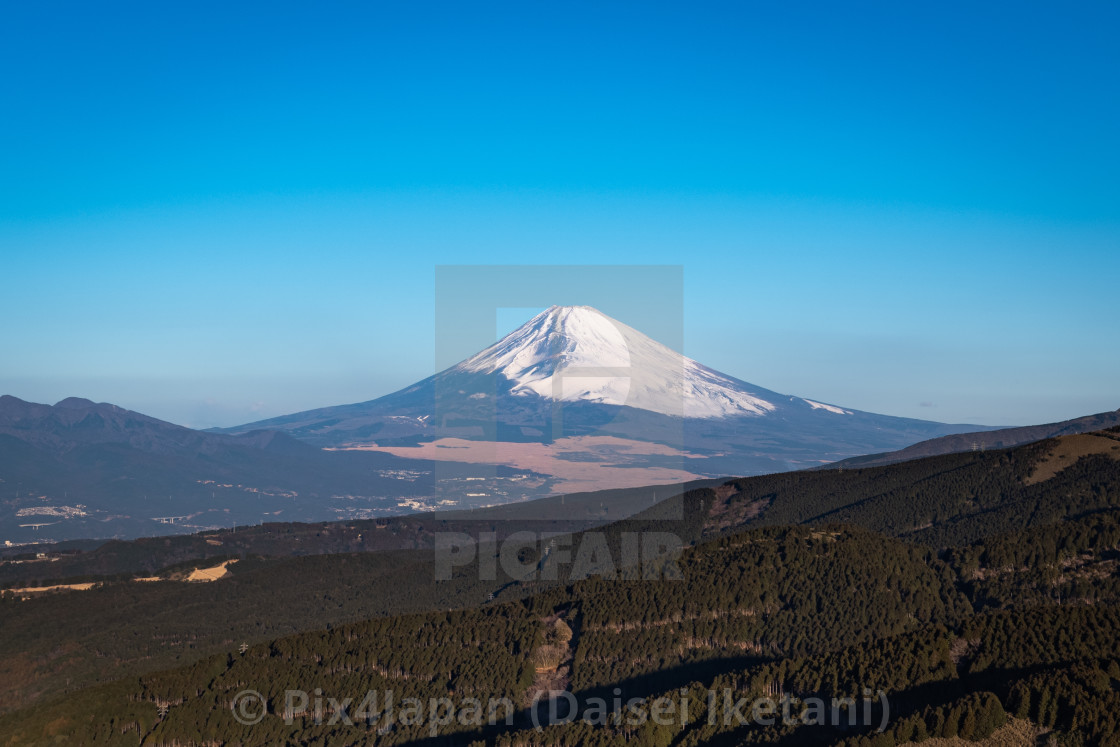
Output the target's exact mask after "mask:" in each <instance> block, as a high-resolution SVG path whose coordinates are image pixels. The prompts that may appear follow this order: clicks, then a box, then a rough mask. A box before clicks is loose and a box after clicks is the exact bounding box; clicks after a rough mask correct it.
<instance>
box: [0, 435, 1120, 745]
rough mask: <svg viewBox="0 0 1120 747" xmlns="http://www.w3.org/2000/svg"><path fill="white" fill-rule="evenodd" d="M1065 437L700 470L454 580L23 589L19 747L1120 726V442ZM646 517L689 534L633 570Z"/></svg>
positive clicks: (345, 563) (343, 556)
mask: <svg viewBox="0 0 1120 747" xmlns="http://www.w3.org/2000/svg"><path fill="white" fill-rule="evenodd" d="M1098 435H1100V436H1101V437H1102V438H1106V439H1111V440H1115V441H1116V443H1117V445H1118V446H1120V433H1118V432H1117V431H1116V429H1114V430H1113V431H1109V432H1105V433H1103V434H1098ZM1106 445H1107V444H1106ZM1068 446H1069V445H1068V444H1066V443H1065V442H1063V441H1062V440H1061V439H1051V440H1048V441H1043V442H1038V443H1035V444H1030V445H1027V446H1023V447H1018V448H1015V449H1009V450H1003V451H988V452H969V453H965V454H955V455H947V456H939V457H932V458H928V459H922V460H916V461H913V462H905V463H901V464H895V465H890V466H885V467H874V468H863V469H843V470H840V469H837V470H819V471H813V472H804V473H790V474H781V475H772V476H764V477H758V478H750V479H737V480H729V481H724V482H723V483H716V484H712V485H704V486H696V487H695V488H694V489H692V490H689V491H687V492H685V493H683V494H681V495H679V496H676V497H674V498H670V499H668V500H663V501H661V502H659V503H657V505H655V506H653V507H652V508H647V509H645V510H643V511H641V512H639V513H637V514H634V515H633V516H631V517H629V518H626V519H622V520H619V521H614V522H613V523H610V524H608V525H606V526H603V527H601V528H598V529H593V530H587V531H584V532H577V533H575V534H565V533H547V534H543V535H538V539H537V540H536V541H534V542H530V543H526V544H525V545H524V547H522V548H521V550H520V552H519V554H518V560H519V562H520V563H521V565H520V566H519V567H520V568H521V569H523V570H522V572H520V573H513V574H510V573H507V572H506V570H505V569H502V568H501V564H500V563H498V564H497V565H498V567H499V572H498V574H497V575H496V576H495V577H493V578H486V574H485V573H484V572H482V568H484V567H486V561H487V559H489V560H493V559H494V555H495V553H498V552H499V550H498V549H497V548H495V547H494V546H485V545H484V546H482V547H480V548H479V551H478V557H477V558H476V559H475V560H474V561H472V562H471V563H467V564H464V565H462V566H461V567H458V568H456V570H455V574H454V575H453V578H452V579H451V580H449V581H443V582H436V581H434V575H435V569H434V566H433V562H434V561H433V552H432V550H430V549H400V548H397V549H385V550H380V551H371V550H367V551H364V552H361V551H354V548H350V547H349V546H347V547H345V548H344V549H345V550H346V551H345V552H331V550H330V549H329V548H327V549H324V550H322V551H321V552H320V553H319V554H314V555H306V556H300V557H282V556H280V550H279V549H277V548H276V547H274V548H273V550H272V551H271V552H272V554H268V553H252V552H244V553H238V554H236V557H238V559H239V562H238V563H237V564H235V565H233V566H231V570H232V571H234V572H233V573H232V574H231V576H230V577H228V578H224V579H221V580H219V581H216V582H214V583H208V584H184V583H181V582H177V581H170V580H169V581H162V582H155V583H150V584H139V583H136V582H133V581H131V580H129V578H128V574H127V573H120V572H118V573H117V574H116V575H108V574H105V575H100V576H99V575H98V574H97V573H96V572H94V573H90V574H87V576H88V577H90V578H99V579H101V580H102V581H103V583H102V585H100V586H98V587H96V588H94V589H91V590H89V591H82V592H60V593H55V594H45V595H42V596H39V597H36V598H30V599H24V598H21V597H20V596H19V595H16V594H11V593H9V594H5V595H4V597H3V598H2V599H0V621H2V626H0V647H2V648H0V650H2V651H3V655H4V661H5V662H6V663H5V664H4V671H3V679H4V683H5V684H4V687H3V688H2V689H0V696H2V697H4V699H5V700H4V701H3V703H4V708H5V710H7V711H8V712H7V713H6V714H5V715H3V716H0V743H2V744H11V745H38V744H120V745H138V744H151V745H156V744H164V745H187V744H194V745H203V744H228V745H272V744H293V745H328V744H329V745H335V744H342V745H350V744H353V745H358V744H384V745H406V744H416V745H432V746H433V747H434V746H435V745H459V744H464V745H473V744H494V745H509V746H510V747H513V746H514V745H573V744H588V745H616V744H618V745H621V744H624V743H627V742H633V743H637V744H648V745H680V746H682V747H683V746H684V745H740V744H741V745H750V744H772V745H844V746H845V747H855V745H900V744H905V743H909V742H920V741H921V740H923V739H925V738H929V737H960V738H963V739H966V740H974V741H975V740H981V739H984V738H986V737H988V736H990V735H991V734H993V733H996V732H997V731H998V730H1000V729H1001V728H1004V726H1005V725H1007V724H1011V723H1012V722H1022V721H1024V720H1026V721H1029V722H1030V723H1031V724H1033V725H1034V727H1036V728H1037V729H1038V730H1039V731H1040V732H1042V733H1046V734H1047V738H1048V739H1051V740H1053V742H1054V743H1056V744H1083V745H1096V744H1101V745H1110V744H1120V605H1117V601H1118V600H1120V461H1118V459H1117V458H1116V456H1114V455H1113V454H1111V453H1108V451H1109V450H1108V449H1106V450H1105V451H1104V452H1101V451H1100V450H1098V452H1097V453H1087V454H1086V453H1081V454H1074V455H1073V456H1069V457H1063V456H1062V455H1063V454H1065V453H1066V452H1068V451H1069V448H1068ZM1063 458H1064V459H1065V461H1059V460H1060V459H1063ZM1048 465H1049V466H1048ZM1054 465H1057V466H1054ZM1040 475H1041V476H1040ZM635 506H637V504H635ZM516 526H517V525H516V522H514V523H512V524H511V526H509V527H504V528H502V530H501V531H502V532H503V533H504V534H503V536H508V534H509V533H510V530H511V529H512V528H515V527H516ZM456 529H457V530H458V531H466V532H468V533H470V531H472V526H471V525H470V524H469V522H468V523H463V524H458V525H456ZM473 529H474V530H477V531H480V532H481V531H491V530H492V529H493V522H491V521H485V522H479V523H478V525H477V526H475V527H473ZM317 531H319V532H322V531H324V530H323V529H319V530H317ZM534 531H537V532H542V531H543V530H542V529H541V527H540V526H534ZM558 531H560V530H558ZM650 533H662V534H672V535H674V536H676V537H678V538H679V539H680V541H681V549H680V551H679V552H671V551H666V552H665V553H664V554H662V555H658V556H657V557H655V558H652V559H651V558H649V557H643V558H642V563H641V566H640V567H637V566H632V565H631V566H628V565H626V563H625V562H618V559H626V558H628V557H630V556H629V555H628V553H627V543H628V542H631V541H632V538H634V537H636V536H640V535H643V534H650ZM296 534H299V532H298V531H297V532H296ZM591 545H594V547H595V548H597V549H598V550H601V551H602V552H600V553H599V554H598V555H596V557H595V558H594V559H593V561H592V562H590V564H588V563H584V564H583V565H582V566H581V564H580V563H579V562H576V561H570V562H566V563H565V562H564V561H562V560H557V559H556V558H557V556H558V555H559V553H558V551H557V550H556V548H557V547H561V548H563V547H568V546H570V547H572V548H573V551H572V552H571V555H573V556H574V555H578V554H579V552H580V551H581V549H582V548H585V547H588V546H591ZM131 552H135V553H136V556H137V558H134V559H133V560H131V561H129V562H130V563H131V564H132V565H131V566H130V567H137V568H139V567H142V563H143V562H152V561H144V560H143V557H142V556H143V555H144V553H143V551H142V550H133V551H131ZM231 555H233V554H231ZM162 557H164V558H165V559H166V555H164V556H162ZM175 560H176V562H175V563H174V564H165V565H163V566H161V569H162V571H163V572H165V573H168V574H169V575H173V574H174V572H175V571H176V569H178V570H182V569H184V568H190V567H192V563H195V562H196V561H197V560H198V558H193V559H187V560H183V559H180V558H175ZM551 562H555V563H556V564H557V566H558V567H557V569H556V570H555V572H554V573H549V572H547V571H546V570H545V569H547V568H549V567H550V566H549V563H551ZM480 564H481V565H480ZM73 567H74V568H77V569H79V570H80V564H78V565H75V566H73ZM114 570H115V571H118V570H119V569H114ZM71 575H73V576H79V575H81V574H77V573H75V574H71ZM548 690H556V691H559V692H563V693H564V695H563V697H562V698H560V700H561V701H562V702H563V704H565V707H566V708H567V710H564V712H563V713H561V714H559V715H558V716H557V717H556V718H555V719H553V721H562V723H556V722H554V723H550V722H549V719H548V718H545V717H544V712H543V710H542V709H544V707H545V705H544V704H545V703H547V699H546V700H545V701H544V702H543V703H536V704H535V703H534V701H535V700H536V699H538V698H539V697H540V696H541V695H542V694H543V693H545V692H547V691H548ZM246 691H252V692H254V693H259V695H260V697H261V698H262V699H263V702H262V703H260V704H259V705H261V706H262V707H263V709H264V710H263V711H259V713H258V712H254V713H251V714H250V715H259V717H260V720H259V722H256V723H242V721H245V720H246V719H244V718H240V720H239V716H244V713H243V712H241V711H238V708H239V707H242V708H243V707H244V706H245V704H244V702H243V701H242V700H241V694H242V693H244V692H246ZM370 693H376V694H378V695H379V700H378V701H377V702H376V703H372V702H369V701H367V700H366V698H365V696H367V695H368V694H370ZM388 693H392V697H393V698H394V703H393V705H392V706H389V705H388V704H387V703H386V700H385V698H386V696H387V694H388ZM293 694H294V695H293ZM764 701H765V702H769V703H774V704H777V707H778V709H779V714H778V715H777V717H776V718H774V719H772V723H768V724H764V723H761V722H760V721H759V720H758V719H754V718H751V719H743V718H741V716H742V713H743V708H741V707H738V704H740V703H745V704H748V705H749V704H755V703H760V702H764ZM836 702H840V703H843V704H845V705H844V706H843V709H842V710H838V711H837V712H838V713H841V714H842V715H846V716H847V717H848V718H847V720H845V721H843V722H840V721H838V720H837V719H832V720H829V719H828V718H821V717H820V712H819V711H818V710H815V709H817V707H818V705H819V704H820V703H836ZM604 703H605V704H606V705H605V706H604V705H603V704H604ZM682 703H686V704H689V705H688V707H684V706H682ZM848 703H851V704H852V705H851V706H850V708H849V706H848V705H847V704H848ZM406 704H407V707H406ZM476 704H477V708H476ZM663 706H671V710H672V713H671V715H670V717H668V718H666V719H655V718H653V717H652V714H653V712H654V711H655V710H656V709H659V708H661V709H662V710H664V708H662V707H663ZM408 707H411V708H412V712H409V711H408ZM250 710H251V709H250ZM746 710H748V711H749V710H750V709H749V708H747V709H746ZM732 716H733V717H732ZM249 720H252V719H249ZM661 721H664V723H661ZM537 725H540V727H541V728H539V729H538V728H535V727H536V726H537ZM880 727H882V729H881V730H880Z"/></svg>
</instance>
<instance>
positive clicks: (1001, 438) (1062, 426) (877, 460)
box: [820, 409, 1120, 469]
mask: <svg viewBox="0 0 1120 747" xmlns="http://www.w3.org/2000/svg"><path fill="white" fill-rule="evenodd" d="M1118 425H1120V409H1118V410H1114V411H1112V412H1099V413H1097V414H1096V415H1085V416H1083V417H1080V418H1073V419H1072V420H1063V421H1060V422H1057V423H1046V424H1044V425H1026V426H1020V427H1016V428H1000V429H998V430H991V431H983V432H976V433H961V434H955V435H952V436H942V437H940V438H933V439H930V440H928V441H921V442H919V443H916V444H914V445H913V446H908V447H906V448H905V449H900V450H898V451H891V452H886V453H883V454H868V455H867V456H860V457H852V458H851V459H845V460H843V461H840V462H836V463H834V464H829V465H826V466H824V467H821V468H820V469H832V468H837V467H840V468H844V467H849V468H857V467H879V466H882V465H886V464H897V463H898V462H907V461H910V460H911V459H922V458H924V457H931V456H942V455H944V454H958V453H961V452H965V451H989V450H991V449H1009V448H1011V447H1013V446H1021V445H1023V444H1028V443H1032V442H1034V441H1041V440H1043V439H1045V438H1056V437H1058V436H1071V435H1076V434H1079V433H1091V432H1093V431H1101V430H1105V429H1107V428H1114V427H1116V426H1118Z"/></svg>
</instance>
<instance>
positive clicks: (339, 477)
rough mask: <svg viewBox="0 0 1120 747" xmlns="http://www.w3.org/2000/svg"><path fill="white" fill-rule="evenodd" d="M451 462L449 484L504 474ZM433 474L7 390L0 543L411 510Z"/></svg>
mask: <svg viewBox="0 0 1120 747" xmlns="http://www.w3.org/2000/svg"><path fill="white" fill-rule="evenodd" d="M447 469H448V472H447V473H446V474H447V475H449V476H450V477H451V479H452V481H454V479H455V476H456V475H460V474H461V475H469V476H481V477H484V478H489V479H492V480H494V481H497V482H501V481H502V480H504V479H505V478H504V477H503V476H501V475H496V476H492V475H490V474H489V472H488V471H486V470H482V469H480V468H477V467H472V466H470V465H453V466H448V467H447ZM433 480H434V476H433V472H432V468H431V465H430V463H427V462H418V461H411V460H405V459H400V458H397V457H394V456H392V455H389V454H379V453H361V452H330V451H324V450H322V449H319V448H316V447H314V446H311V445H309V444H307V443H304V442H302V441H298V440H296V439H294V438H292V437H290V436H288V435H286V434H283V433H279V432H276V431H253V432H249V433H245V434H242V435H237V436H231V435H224V434H216V433H204V432H201V431H195V430H191V429H190V428H184V427H181V426H178V425H174V424H172V423H167V422H164V421H161V420H157V419H155V418H151V417H148V416H146V415H142V414H140V413H137V412H132V411H130V410H125V409H123V408H120V407H117V406H115V405H111V404H95V403H93V402H90V401H89V400H83V399H79V398H69V399H65V400H63V401H61V402H59V403H58V404H56V405H54V406H50V405H42V404H36V403H31V402H24V401H23V400H20V399H17V398H15V397H11V396H3V397H0V540H7V541H10V542H13V543H21V542H29V541H39V542H43V541H49V540H61V539H73V538H81V537H122V536H123V537H136V536H142V535H151V534H161V533H168V532H176V531H184V530H187V531H190V530H191V529H194V530H197V529H202V528H209V527H223V526H231V525H235V524H242V525H244V524H247V523H253V524H256V523H259V522H261V521H275V520H288V521H295V520H302V521H314V520H326V519H338V518H345V517H349V516H368V515H370V514H373V515H388V514H390V513H403V512H407V511H408V508H407V507H402V505H401V504H402V501H403V502H405V503H407V502H409V501H412V502H413V505H415V507H421V503H422V502H423V501H425V500H430V496H432V494H433V492H434V491H433ZM472 484H478V483H472ZM518 487H519V489H520V490H519V493H518V496H519V497H520V496H521V495H524V494H525V492H524V491H526V490H529V488H528V487H527V485H525V484H524V481H522V482H521V483H519V485H518ZM529 492H530V493H531V490H529Z"/></svg>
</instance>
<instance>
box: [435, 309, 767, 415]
mask: <svg viewBox="0 0 1120 747" xmlns="http://www.w3.org/2000/svg"><path fill="white" fill-rule="evenodd" d="M453 370H454V371H457V372H460V373H473V374H499V375H501V376H503V377H504V378H506V379H507V380H508V381H509V382H510V383H511V393H512V394H514V395H521V396H533V395H539V396H541V397H545V398H548V399H554V400H563V401H588V402H597V403H600V404H607V405H626V406H627V407H634V408H638V409H642V410H651V411H653V412H658V413H662V414H665V415H675V416H678V417H681V416H684V417H691V418H721V417H728V416H733V415H764V414H766V413H768V412H771V411H773V410H775V409H776V407H775V405H774V404H772V403H771V402H768V401H766V400H765V399H762V398H761V397H759V396H756V395H755V394H752V393H751V392H749V391H747V388H746V385H744V384H743V382H740V381H737V380H735V379H732V378H730V377H728V376H724V375H723V374H721V373H719V372H718V371H714V370H712V369H710V368H708V367H706V366H703V365H701V364H699V363H697V362H696V361H694V360H692V359H691V358H687V357H685V356H683V355H681V354H680V353H678V352H676V351H674V350H672V349H670V348H668V347H666V346H665V345H662V344H661V343H659V342H656V341H655V340H652V339H650V338H649V337H647V336H646V335H644V334H642V333H641V332H639V331H637V330H636V329H634V328H632V327H629V326H627V325H625V324H623V323H622V322H620V321H618V320H616V319H612V318H611V317H609V316H607V315H606V314H604V313H602V312H601V311H598V310H597V309H594V308H591V307H590V306H553V307H551V308H549V309H546V310H545V311H543V312H541V313H540V314H538V315H537V316H535V317H533V318H532V319H530V320H529V321H528V322H526V323H525V324H523V325H522V326H521V327H518V328H517V329H516V330H514V331H513V332H511V333H510V334H508V335H506V336H505V337H504V338H502V339H501V340H499V341H498V342H497V343H495V344H494V345H491V346H490V347H489V348H487V349H486V350H483V351H482V352H481V353H478V354H477V355H474V356H472V357H470V358H468V359H467V360H465V361H463V362H462V363H460V364H458V365H457V366H455V367H454V369H453Z"/></svg>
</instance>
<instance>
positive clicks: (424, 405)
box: [225, 306, 989, 487]
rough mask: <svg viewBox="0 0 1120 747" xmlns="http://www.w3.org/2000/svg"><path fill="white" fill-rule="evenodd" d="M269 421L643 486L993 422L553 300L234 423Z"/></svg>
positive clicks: (885, 447) (319, 433) (788, 465)
mask: <svg viewBox="0 0 1120 747" xmlns="http://www.w3.org/2000/svg"><path fill="white" fill-rule="evenodd" d="M260 429H272V430H279V431H283V432H285V433H287V434H289V435H291V436H293V437H295V438H298V439H300V440H303V441H306V442H308V443H310V444H314V445H316V446H320V447H325V448H332V449H359V450H379V451H387V452H389V453H393V454H396V455H398V456H408V457H417V458H426V459H436V460H439V459H452V458H453V459H456V460H463V461H478V462H490V463H494V464H511V463H515V462H518V461H519V460H520V466H530V467H531V468H533V469H535V470H536V471H538V472H545V473H548V471H549V469H548V465H552V466H553V467H556V466H557V465H559V467H567V466H569V465H570V466H572V467H573V468H575V467H578V466H579V465H580V463H583V464H584V466H587V464H596V463H597V464H599V465H600V466H609V467H611V468H621V469H625V470H627V471H628V472H629V473H630V476H631V477H632V478H633V484H642V482H641V481H642V480H645V481H646V482H647V483H648V482H652V481H655V480H656V478H657V477H658V475H657V474H653V473H647V474H642V472H643V470H655V471H656V470H668V471H667V472H665V473H663V474H662V475H661V476H662V477H669V476H670V474H669V473H670V472H671V473H674V474H673V475H672V478H674V479H675V478H676V477H683V476H715V475H727V474H738V475H750V474H760V473H765V472H776V471H784V470H790V469H799V468H804V467H811V466H819V465H821V464H823V463H827V462H832V461H836V460H840V459H845V458H850V457H853V456H859V455H864V454H871V453H878V452H883V451H890V450H895V449H901V448H904V447H906V446H910V445H912V444H914V443H917V442H919V441H923V440H926V439H930V438H935V437H938V436H944V435H949V434H957V433H966V432H973V431H979V430H989V428H987V427H985V426H977V425H947V424H943V423H935V422H930V421H924V420H915V419H910V418H898V417H892V416H887V415H876V414H873V413H867V412H861V411H859V410H855V409H852V408H847V407H841V406H838V405H834V404H826V403H823V402H819V401H816V400H813V399H806V398H804V397H798V396H791V395H788V394H780V393H778V392H774V391H770V390H768V389H763V388H762V387H759V386H755V385H753V384H750V383H747V382H745V381H742V380H740V379H737V378H735V377H733V376H729V375H727V374H724V373H721V372H719V371H716V370H713V369H711V368H708V367H707V366H704V365H702V364H700V363H698V362H696V361H694V360H692V359H690V358H687V357H685V356H684V355H682V354H680V353H678V352H676V351H674V350H672V349H670V348H668V347H666V346H665V345H662V344H661V343H659V342H657V341H655V340H653V339H651V338H649V337H647V336H646V335H644V334H642V333H641V332H639V331H638V330H636V329H634V328H632V327H630V326H628V325H626V324H623V323H622V322H620V321H618V320H616V319H612V318H611V317H609V316H607V315H606V314H603V313H602V312H600V311H598V310H596V309H594V308H591V307H588V306H553V307H551V308H549V309H547V310H545V311H543V312H541V313H540V314H538V315H537V316H535V317H533V318H532V319H530V320H529V321H528V322H526V323H525V324H523V325H522V326H521V327H519V328H517V329H516V330H514V331H513V332H511V333H510V334H508V335H506V336H505V337H503V338H502V339H501V340H499V341H498V342H496V343H495V344H493V345H491V346H490V347H488V348H486V349H485V350H482V351H481V352H479V353H478V354H476V355H474V356H471V357H470V358H467V359H466V360H464V361H462V362H460V363H458V364H457V365H454V366H452V367H450V368H448V369H446V370H444V371H441V372H440V373H437V374H435V375H434V376H431V377H429V378H427V379H424V380H423V381H420V382H417V383H416V384H414V385H412V386H410V387H407V388H405V389H402V390H400V391H398V392H395V393H393V394H389V395H386V396H384V397H381V398H379V399H374V400H371V401H368V402H361V403H357V404H352V405H340V406H336V407H327V408H322V409H317V410H310V411H306V412H301V413H296V414H293V415H286V416H282V417H277V418H272V419H269V420H263V421H259V422H256V423H251V424H248V425H244V426H240V427H237V428H231V429H226V431H225V432H227V433H233V434H237V433H247V432H250V431H254V430H260ZM526 454H529V455H531V456H526ZM451 455H453V456H451ZM526 460H529V461H531V462H532V464H527V463H526ZM542 460H543V461H542ZM561 471H563V470H561ZM577 484H578V483H577ZM567 487H573V485H571V484H569V485H567Z"/></svg>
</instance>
